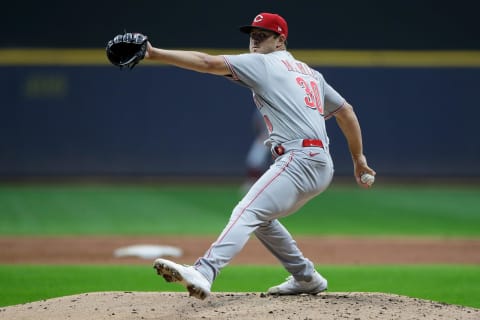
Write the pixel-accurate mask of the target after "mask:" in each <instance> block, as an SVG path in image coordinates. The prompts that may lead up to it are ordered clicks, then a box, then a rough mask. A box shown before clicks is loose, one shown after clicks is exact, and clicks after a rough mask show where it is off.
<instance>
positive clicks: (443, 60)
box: [0, 48, 480, 67]
mask: <svg viewBox="0 0 480 320" xmlns="http://www.w3.org/2000/svg"><path fill="white" fill-rule="evenodd" d="M188 50H196V51H203V52H207V53H210V54H239V53H245V52H247V51H246V50H232V49H225V50H222V49H199V48H195V49H188ZM291 52H292V54H293V55H294V56H295V57H296V58H297V59H299V60H302V61H304V62H306V63H308V64H310V65H313V66H332V67H480V51H393V50H379V51H374V50H291ZM142 64H148V65H155V64H157V65H160V64H158V63H155V62H151V61H144V62H142ZM42 65H51V66H82V65H105V66H106V65H109V62H108V60H107V58H106V55H105V50H104V49H0V66H42Z"/></svg>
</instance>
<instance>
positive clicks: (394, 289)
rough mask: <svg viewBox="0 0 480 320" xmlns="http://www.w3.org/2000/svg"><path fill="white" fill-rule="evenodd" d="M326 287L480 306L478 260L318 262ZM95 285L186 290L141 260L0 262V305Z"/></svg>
mask: <svg viewBox="0 0 480 320" xmlns="http://www.w3.org/2000/svg"><path fill="white" fill-rule="evenodd" d="M317 269H318V270H319V271H320V272H321V273H322V274H323V275H324V276H326V277H327V278H328V280H329V291H331V292H385V293H394V294H400V295H405V296H410V297H416V298H421V299H428V300H434V301H439V302H445V303H450V304H459V305H465V306H470V307H476V308H480V300H479V299H478V297H479V296H480V286H478V285H475V284H478V283H480V267H479V266H458V265H452V266H444V265H440V266H438V265H433V266H432V265H422V266H321V267H320V266H319V267H318V268H317ZM286 276H287V274H286V272H285V271H284V269H282V268H281V267H271V266H234V265H232V266H229V267H227V268H225V269H224V270H223V271H222V273H221V274H220V276H219V277H218V278H217V281H216V282H215V283H214V286H213V288H212V289H213V291H217V292H221V291H224V292H229V291H230V292H231V291H239V292H265V291H266V289H267V288H268V287H270V286H273V285H276V284H278V283H279V282H281V281H283V279H284V277H286ZM98 291H185V289H184V288H183V287H181V286H179V285H178V284H172V283H166V282H165V281H163V279H162V278H160V277H158V276H157V275H156V274H155V272H154V270H153V269H152V268H151V265H150V264H148V265H145V266H46V265H16V266H5V265H4V266H0V306H7V305H14V304H20V303H25V302H31V301H38V300H43V299H48V298H54V297H60V296H66V295H74V294H79V293H86V292H98Z"/></svg>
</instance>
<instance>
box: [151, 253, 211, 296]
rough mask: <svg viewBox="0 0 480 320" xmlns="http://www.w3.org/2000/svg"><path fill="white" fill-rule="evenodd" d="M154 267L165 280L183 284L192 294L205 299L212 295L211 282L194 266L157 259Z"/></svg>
mask: <svg viewBox="0 0 480 320" xmlns="http://www.w3.org/2000/svg"><path fill="white" fill-rule="evenodd" d="M153 268H154V269H156V270H157V273H158V275H161V276H162V277H163V278H164V279H165V281H167V282H179V283H180V284H182V285H183V286H184V287H185V288H187V290H188V292H189V293H190V296H193V297H195V298H197V299H201V300H203V299H205V298H206V297H208V296H209V295H210V287H211V284H210V282H209V281H208V280H207V279H206V278H205V277H204V276H203V275H202V274H201V273H200V272H199V271H197V269H195V268H194V267H193V266H182V265H180V264H178V263H175V262H173V261H170V260H166V259H157V260H155V262H154V264H153Z"/></svg>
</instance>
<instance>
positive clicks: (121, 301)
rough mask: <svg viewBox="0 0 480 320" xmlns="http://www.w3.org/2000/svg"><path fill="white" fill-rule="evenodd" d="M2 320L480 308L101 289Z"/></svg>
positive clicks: (450, 312) (452, 313) (463, 311)
mask: <svg viewBox="0 0 480 320" xmlns="http://www.w3.org/2000/svg"><path fill="white" fill-rule="evenodd" d="M0 319H9V320H17V319H35V320H42V319H45V320H56V319H62V320H65V319H72V320H75V319H81V320H87V319H88V320H96V319H240V320H243V319H248V320H251V319H255V320H262V319H302V320H304V319H322V320H329V319H352V320H363V319H463V320H467V319H472V320H474V319H480V309H475V308H467V307H462V306H457V305H448V304H442V303H438V302H432V301H427V300H422V299H414V298H408V297H405V296H399V295H391V294H383V293H361V292H350V293H340V292H330V293H321V294H319V295H316V296H309V295H301V296H282V297H273V296H265V295H264V294H262V293H238V292H237V293H225V292H221V293H220V292H216V293H212V295H211V296H210V297H208V298H207V299H206V300H203V301H202V300H197V299H195V298H191V297H188V293H173V292H97V293H85V294H79V295H73V296H66V297H61V298H55V299H49V300H43V301H38V302H32V303H26V304H22V305H15V306H10V307H3V308H0Z"/></svg>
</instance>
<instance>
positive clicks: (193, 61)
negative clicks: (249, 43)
mask: <svg viewBox="0 0 480 320" xmlns="http://www.w3.org/2000/svg"><path fill="white" fill-rule="evenodd" d="M145 58H146V59H150V60H155V61H159V62H163V63H165V64H169V65H174V66H177V67H180V68H183V69H188V70H193V71H197V72H202V73H210V74H216V75H221V76H226V75H231V71H230V69H229V68H228V67H227V64H226V63H225V60H224V58H223V56H212V55H209V54H207V53H203V52H198V51H184V50H165V49H159V48H155V47H153V46H152V45H151V44H150V42H148V43H147V53H146V55H145Z"/></svg>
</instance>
